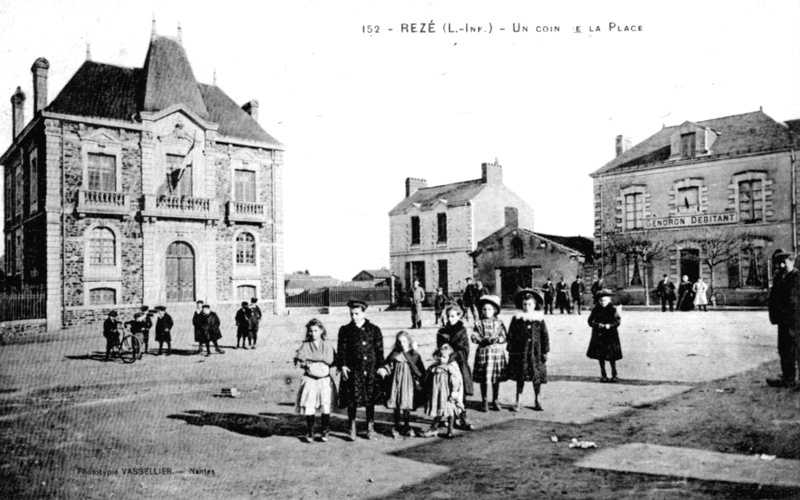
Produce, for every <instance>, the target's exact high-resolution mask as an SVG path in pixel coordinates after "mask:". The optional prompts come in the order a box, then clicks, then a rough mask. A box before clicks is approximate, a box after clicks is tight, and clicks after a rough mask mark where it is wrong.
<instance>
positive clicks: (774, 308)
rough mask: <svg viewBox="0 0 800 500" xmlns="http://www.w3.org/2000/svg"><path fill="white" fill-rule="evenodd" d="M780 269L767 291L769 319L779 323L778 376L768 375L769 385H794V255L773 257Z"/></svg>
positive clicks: (799, 331) (797, 298)
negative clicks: (779, 364)
mask: <svg viewBox="0 0 800 500" xmlns="http://www.w3.org/2000/svg"><path fill="white" fill-rule="evenodd" d="M775 259H776V262H780V270H779V271H778V273H777V274H776V276H775V279H774V280H773V283H772V290H770V293H769V321H770V323H772V324H773V325H778V356H780V358H781V376H780V378H768V379H767V384H769V385H770V386H772V387H793V386H796V385H797V382H796V381H795V377H796V376H797V367H798V363H800V271H798V270H797V269H796V268H795V267H794V264H795V255H794V254H792V253H781V254H778V255H777V256H776V257H775Z"/></svg>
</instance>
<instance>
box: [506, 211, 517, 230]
mask: <svg viewBox="0 0 800 500" xmlns="http://www.w3.org/2000/svg"><path fill="white" fill-rule="evenodd" d="M506 227H510V228H513V229H517V228H519V210H517V207H506Z"/></svg>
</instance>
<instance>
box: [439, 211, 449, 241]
mask: <svg viewBox="0 0 800 500" xmlns="http://www.w3.org/2000/svg"><path fill="white" fill-rule="evenodd" d="M436 225H437V229H438V234H439V237H438V239H437V240H436V241H437V242H439V243H447V214H436Z"/></svg>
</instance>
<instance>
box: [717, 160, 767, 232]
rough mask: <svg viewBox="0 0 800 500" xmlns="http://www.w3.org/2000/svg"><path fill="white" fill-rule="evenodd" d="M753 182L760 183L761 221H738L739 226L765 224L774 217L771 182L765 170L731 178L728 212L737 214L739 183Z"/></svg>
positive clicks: (744, 173) (739, 174) (751, 171)
mask: <svg viewBox="0 0 800 500" xmlns="http://www.w3.org/2000/svg"><path fill="white" fill-rule="evenodd" d="M754 180H756V181H758V180H760V181H761V220H758V221H747V222H745V221H742V220H740V221H739V223H740V224H748V225H749V224H754V223H759V222H767V221H771V220H772V219H774V216H775V213H774V211H773V190H772V188H770V186H772V184H773V181H772V180H770V178H769V173H768V172H767V171H766V170H747V171H744V172H739V173H737V174H734V175H733V176H732V177H731V183H730V184H729V185H728V211H730V212H734V213H738V212H739V183H740V182H743V181H754Z"/></svg>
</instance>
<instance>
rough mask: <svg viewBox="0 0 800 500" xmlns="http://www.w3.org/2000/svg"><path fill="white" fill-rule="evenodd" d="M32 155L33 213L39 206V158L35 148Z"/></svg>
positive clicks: (31, 194) (31, 188)
mask: <svg viewBox="0 0 800 500" xmlns="http://www.w3.org/2000/svg"><path fill="white" fill-rule="evenodd" d="M30 155H31V156H30V159H29V162H30V169H31V175H30V181H31V186H30V203H31V213H33V212H35V211H36V210H37V209H38V208H39V158H38V157H37V155H36V150H35V149H34V150H33V151H31V153H30Z"/></svg>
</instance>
